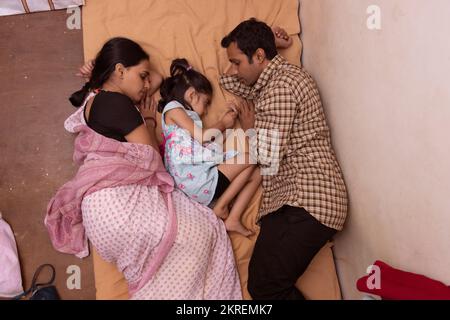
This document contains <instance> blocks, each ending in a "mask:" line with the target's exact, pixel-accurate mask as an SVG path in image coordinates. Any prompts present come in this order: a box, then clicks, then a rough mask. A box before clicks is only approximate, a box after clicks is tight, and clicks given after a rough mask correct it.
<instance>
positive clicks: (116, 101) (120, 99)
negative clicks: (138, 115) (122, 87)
mask: <svg viewBox="0 0 450 320" xmlns="http://www.w3.org/2000/svg"><path fill="white" fill-rule="evenodd" d="M94 103H96V104H98V103H102V104H103V103H107V104H108V105H110V106H125V107H130V106H131V107H134V103H133V100H131V99H130V97H128V96H126V95H124V94H123V93H120V92H113V91H100V92H99V93H98V94H97V96H96V97H95V99H94Z"/></svg>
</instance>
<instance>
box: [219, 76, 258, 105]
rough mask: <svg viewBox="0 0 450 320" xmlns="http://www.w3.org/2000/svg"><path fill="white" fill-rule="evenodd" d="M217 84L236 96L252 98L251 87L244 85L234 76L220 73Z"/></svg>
mask: <svg viewBox="0 0 450 320" xmlns="http://www.w3.org/2000/svg"><path fill="white" fill-rule="evenodd" d="M219 84H220V86H221V87H222V88H224V89H225V90H227V91H229V92H231V93H232V94H234V95H237V96H238V97H241V98H245V99H253V95H252V93H251V87H249V86H246V85H245V84H243V83H242V82H241V81H239V79H238V78H236V77H235V76H227V75H222V76H220V78H219Z"/></svg>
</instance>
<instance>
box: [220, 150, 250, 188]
mask: <svg viewBox="0 0 450 320" xmlns="http://www.w3.org/2000/svg"><path fill="white" fill-rule="evenodd" d="M249 158H250V156H249V154H248V153H244V154H239V155H237V156H236V157H234V158H232V159H229V160H227V162H225V163H222V164H219V165H218V166H217V169H219V170H220V172H222V173H223V174H224V175H225V176H226V177H227V178H228V180H230V181H233V180H234V179H235V178H236V177H237V176H238V175H239V174H240V173H241V172H242V171H244V170H245V169H247V168H249V167H254V166H255V165H252V164H250V160H249ZM231 161H233V163H230V162H231Z"/></svg>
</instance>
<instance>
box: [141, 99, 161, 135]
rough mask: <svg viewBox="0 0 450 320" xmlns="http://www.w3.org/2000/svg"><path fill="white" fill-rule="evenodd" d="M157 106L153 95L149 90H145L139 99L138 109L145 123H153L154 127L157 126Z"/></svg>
mask: <svg viewBox="0 0 450 320" xmlns="http://www.w3.org/2000/svg"><path fill="white" fill-rule="evenodd" d="M157 106H158V102H157V101H156V99H155V97H153V96H152V95H151V94H150V91H147V92H146V93H145V95H144V98H143V99H142V100H141V103H140V105H139V111H141V114H142V117H143V118H144V119H145V123H146V124H151V125H153V127H154V128H156V126H157V122H156V109H157Z"/></svg>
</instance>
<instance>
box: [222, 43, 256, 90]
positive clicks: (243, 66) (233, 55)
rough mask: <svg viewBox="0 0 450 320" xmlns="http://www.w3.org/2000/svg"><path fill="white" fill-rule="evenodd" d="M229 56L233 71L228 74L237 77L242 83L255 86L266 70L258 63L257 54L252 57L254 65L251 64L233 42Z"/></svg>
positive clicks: (229, 47) (228, 51) (229, 49)
mask: <svg viewBox="0 0 450 320" xmlns="http://www.w3.org/2000/svg"><path fill="white" fill-rule="evenodd" d="M227 54H228V59H229V60H230V62H231V69H230V70H229V72H228V74H230V75H235V76H237V77H238V78H239V80H240V81H241V82H243V83H244V84H246V85H248V86H252V85H254V84H255V82H256V81H257V80H258V78H259V76H260V75H261V73H262V71H263V69H264V68H263V67H262V66H261V65H260V64H258V63H256V60H255V57H256V53H255V54H254V55H253V57H252V63H249V62H248V58H247V56H246V55H245V53H243V52H242V51H241V50H240V49H239V47H238V46H237V43H236V42H232V43H231V44H230V45H229V46H228V48H227Z"/></svg>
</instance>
